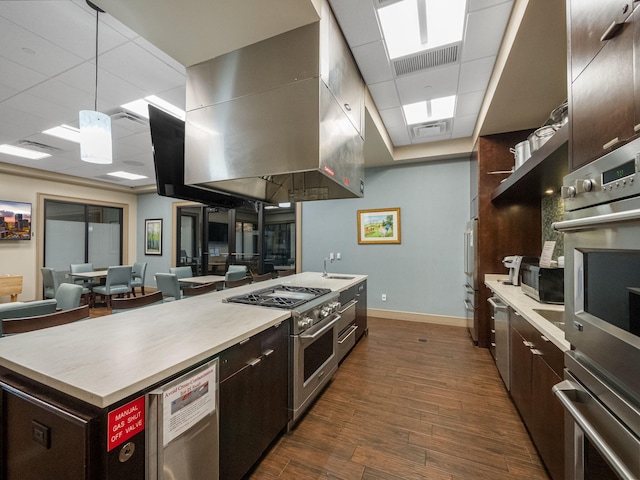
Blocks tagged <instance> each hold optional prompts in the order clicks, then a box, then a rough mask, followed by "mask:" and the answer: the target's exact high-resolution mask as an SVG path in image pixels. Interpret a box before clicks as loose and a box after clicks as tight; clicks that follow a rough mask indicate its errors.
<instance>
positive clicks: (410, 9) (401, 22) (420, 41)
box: [378, 0, 466, 59]
mask: <svg viewBox="0 0 640 480" xmlns="http://www.w3.org/2000/svg"><path fill="white" fill-rule="evenodd" d="M465 13H466V0H403V1H401V2H397V3H394V4H392V5H389V6H386V7H383V8H380V9H379V10H378V17H379V18H380V26H381V27H382V33H383V35H384V41H385V44H386V45H387V50H388V52H389V58H391V59H394V58H398V57H403V56H405V55H410V54H412V53H416V52H420V51H423V50H429V49H432V48H436V47H440V46H442V45H447V44H450V43H455V42H459V41H461V40H462V35H463V32H464V19H465ZM425 17H426V18H425Z"/></svg>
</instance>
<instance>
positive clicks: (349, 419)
mask: <svg viewBox="0 0 640 480" xmlns="http://www.w3.org/2000/svg"><path fill="white" fill-rule="evenodd" d="M548 478H549V477H548V476H547V474H546V472H545V469H544V467H543V466H542V464H541V461H540V459H539V457H538V454H537V452H536V450H535V448H534V446H533V444H532V443H531V440H530V438H529V436H528V434H527V432H526V430H525V428H524V425H523V424H522V421H521V420H520V417H519V415H518V413H517V411H516V409H515V406H514V405H513V403H512V402H511V400H510V398H509V396H508V393H507V392H506V390H505V389H504V386H503V384H502V381H501V379H500V376H499V374H498V372H497V370H496V367H495V364H494V362H493V359H492V358H491V355H490V353H489V351H488V350H487V349H484V348H477V347H474V346H473V345H472V344H471V341H470V339H469V337H468V334H467V331H466V329H464V328H459V327H447V326H441V325H431V324H423V323H414V322H403V321H393V320H383V319H375V318H370V319H369V336H368V337H365V338H363V339H362V341H360V343H359V344H358V345H356V347H355V348H354V350H353V351H352V352H351V354H350V355H349V356H348V357H347V359H346V360H345V361H344V363H343V364H342V365H341V367H340V369H339V370H338V372H337V373H336V375H335V376H334V378H333V380H332V382H331V383H330V385H329V386H328V387H327V389H326V390H325V391H324V393H323V394H322V396H321V397H320V398H319V399H318V401H317V402H316V403H315V404H314V405H313V406H312V408H311V409H310V410H309V411H308V413H307V414H306V416H305V417H303V419H302V420H301V421H300V422H299V423H298V425H297V426H296V428H294V429H293V431H291V432H290V433H286V434H284V435H283V436H282V437H281V438H280V439H279V440H277V442H276V443H275V444H274V446H273V447H272V449H271V450H270V451H269V452H268V453H267V454H266V456H265V457H264V458H263V460H262V462H261V463H260V464H259V465H258V466H257V467H256V468H255V470H254V471H253V473H252V474H251V476H250V479H251V480H273V479H295V480H305V479H332V480H350V479H362V480H365V479H366V480H382V479H384V480H401V479H402V480H408V479H456V480H458V479H459V480H462V479H465V480H467V479H487V480H489V479H490V480H497V479H545V480H546V479H548Z"/></svg>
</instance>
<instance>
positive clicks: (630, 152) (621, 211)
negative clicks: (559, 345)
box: [554, 139, 640, 480]
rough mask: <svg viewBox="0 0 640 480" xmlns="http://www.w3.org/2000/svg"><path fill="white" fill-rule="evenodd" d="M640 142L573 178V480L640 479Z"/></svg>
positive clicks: (569, 189)
mask: <svg viewBox="0 0 640 480" xmlns="http://www.w3.org/2000/svg"><path fill="white" fill-rule="evenodd" d="M639 167H640V139H639V140H634V141H633V142H630V143H628V144H627V145H624V146H622V147H620V148H619V149H617V150H614V151H613V152H611V153H609V154H607V155H605V156H603V157H602V158H600V159H598V160H596V161H595V162H593V163H591V164H588V165H586V166H584V167H582V168H580V169H578V170H576V171H574V172H572V173H571V174H569V175H568V176H566V177H565V179H564V186H563V197H564V205H565V215H564V219H563V221H561V222H557V223H556V224H554V227H555V228H556V229H557V230H558V231H560V232H564V245H565V317H564V320H565V327H564V328H565V335H566V338H567V340H568V341H569V342H570V343H571V345H572V350H571V351H569V352H567V353H566V356H565V367H566V368H565V380H564V381H563V382H562V383H560V384H558V385H556V386H555V387H554V392H555V394H556V396H557V397H558V398H559V399H560V401H561V402H562V404H563V405H564V407H565V438H566V451H567V454H566V455H567V458H566V462H565V464H566V470H567V471H566V476H565V477H566V478H567V479H580V480H582V479H588V480H595V479H598V480H600V479H639V478H640V174H639V173H638V172H640V168H639Z"/></svg>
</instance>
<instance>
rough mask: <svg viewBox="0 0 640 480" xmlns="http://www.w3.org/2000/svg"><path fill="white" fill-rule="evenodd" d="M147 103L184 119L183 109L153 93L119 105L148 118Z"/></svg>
mask: <svg viewBox="0 0 640 480" xmlns="http://www.w3.org/2000/svg"><path fill="white" fill-rule="evenodd" d="M149 104H151V105H154V106H156V107H158V108H159V109H160V110H164V111H165V112H167V113H169V114H171V115H173V116H174V117H177V118H179V119H180V120H184V119H185V117H186V114H185V112H184V110H181V109H180V108H178V107H176V106H175V105H173V104H171V103H169V102H167V101H165V100H163V99H161V98H160V97H156V96H155V95H149V96H148V97H145V98H144V99H142V98H141V99H139V100H134V101H133V102H129V103H125V104H124V105H120V106H121V107H122V108H125V109H127V110H129V111H131V112H133V113H136V114H138V115H140V116H141V117H144V118H149Z"/></svg>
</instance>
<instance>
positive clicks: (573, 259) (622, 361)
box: [556, 197, 640, 395]
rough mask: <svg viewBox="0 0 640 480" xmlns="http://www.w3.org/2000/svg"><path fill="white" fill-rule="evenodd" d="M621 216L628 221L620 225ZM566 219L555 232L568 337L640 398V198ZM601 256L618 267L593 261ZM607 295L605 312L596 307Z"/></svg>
mask: <svg viewBox="0 0 640 480" xmlns="http://www.w3.org/2000/svg"><path fill="white" fill-rule="evenodd" d="M621 215H624V218H626V220H624V221H619V217H620V216H621ZM565 219H566V220H565V221H562V222H559V223H557V224H556V229H558V230H559V231H562V232H564V233H565V236H564V237H565V239H564V242H565V327H564V328H565V335H566V338H567V340H568V341H569V342H570V343H571V344H572V345H573V346H575V348H576V349H577V350H580V351H581V352H583V353H584V354H585V355H587V356H589V357H590V358H591V359H592V361H593V364H594V366H597V368H598V369H599V370H600V371H601V372H602V374H603V375H608V376H610V377H612V378H615V380H616V381H617V382H619V383H620V384H622V385H625V388H628V389H629V390H630V391H633V392H636V395H640V375H638V367H637V366H638V365H640V336H639V334H638V332H637V331H636V333H633V331H634V330H635V329H637V324H638V322H639V321H640V319H639V317H638V316H633V314H632V310H631V308H632V307H633V305H634V303H635V302H634V300H630V298H632V297H633V295H634V294H633V292H632V291H630V290H629V288H634V287H640V268H634V267H633V265H640V264H638V263H637V260H635V259H637V258H639V257H638V254H639V253H640V245H639V244H638V238H640V198H639V197H636V198H631V199H626V200H621V201H617V202H613V203H607V204H603V205H597V206H594V207H590V208H585V209H582V210H577V211H575V212H567V213H566V214H565ZM602 255H605V256H607V255H609V256H613V257H618V258H619V260H617V261H616V263H615V265H618V266H619V268H613V269H611V268H609V267H608V265H607V262H606V261H596V262H591V261H590V258H591V256H593V257H594V258H597V257H598V256H602ZM625 265H626V267H625ZM629 267H631V268H629ZM598 272H600V273H598ZM592 282H594V283H592ZM590 291H591V293H589V292H590ZM603 297H606V298H607V299H610V300H611V301H613V304H614V306H615V308H614V309H611V310H610V311H609V312H605V313H603V312H602V309H601V308H600V307H597V306H596V305H594V299H598V298H603ZM620 308H625V309H626V313H623V315H626V321H625V320H620V319H619V318H618V317H619V315H617V314H616V312H620V310H619V309H620ZM616 324H617V325H616Z"/></svg>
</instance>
